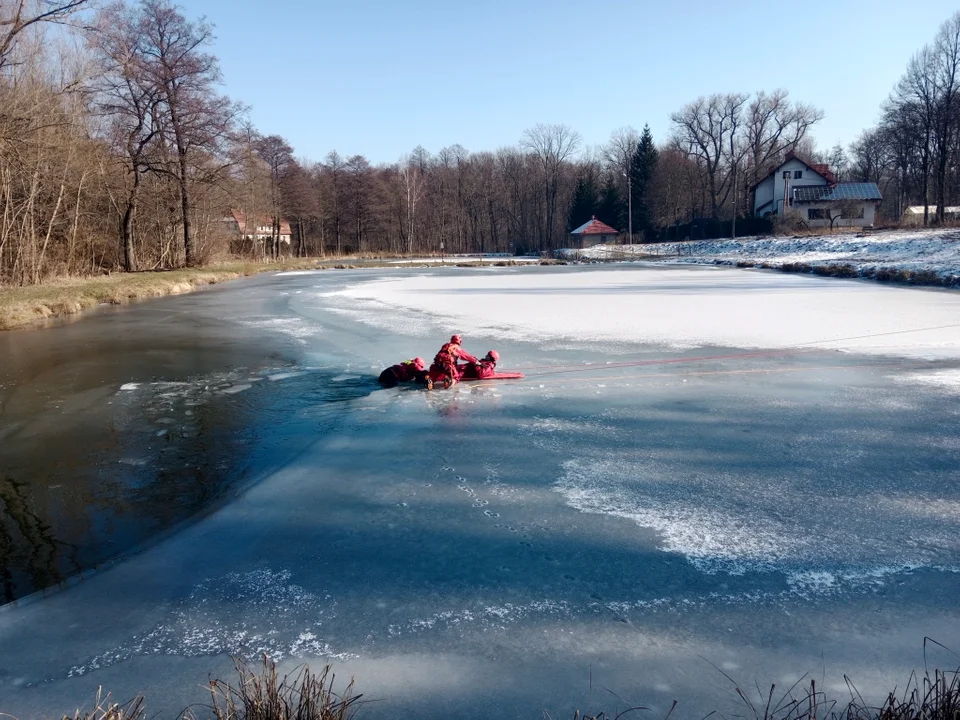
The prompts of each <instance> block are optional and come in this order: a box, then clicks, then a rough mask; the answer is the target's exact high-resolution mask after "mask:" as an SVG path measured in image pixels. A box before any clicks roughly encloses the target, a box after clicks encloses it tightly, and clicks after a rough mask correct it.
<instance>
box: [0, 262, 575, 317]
mask: <svg viewBox="0 0 960 720" xmlns="http://www.w3.org/2000/svg"><path fill="white" fill-rule="evenodd" d="M484 260H486V262H484ZM561 263H562V261H561ZM447 264H448V265H449V266H450V267H477V266H481V265H501V266H506V265H515V264H517V263H515V262H514V261H512V260H511V259H510V258H496V259H494V258H486V259H473V258H455V257H452V256H451V257H450V259H449V261H448V263H447ZM531 264H540V265H544V264H547V265H553V264H557V261H553V260H548V261H543V260H540V261H538V262H537V263H531ZM562 264H565V263H562ZM437 266H438V263H436V262H430V261H427V260H425V259H423V258H417V259H412V260H409V261H402V262H397V261H396V259H393V260H392V261H391V260H389V259H386V258H349V257H348V258H338V259H336V260H326V259H323V258H302V259H291V260H288V261H285V262H277V263H256V262H243V261H237V262H227V263H222V264H218V265H211V266H209V267H205V268H181V269H178V270H147V271H143V272H134V273H126V272H117V273H114V274H111V275H97V276H90V277H77V278H56V279H53V280H51V281H50V282H47V283H41V284H39V285H26V286H22V287H21V286H0V332H3V331H5V330H27V329H39V328H41V327H43V324H44V323H45V322H48V321H50V320H56V319H58V318H63V317H67V316H70V315H76V314H78V313H81V312H83V311H85V310H89V309H91V308H94V307H97V306H98V305H126V304H127V303H130V302H136V301H139V300H149V299H151V298H160V297H166V296H168V295H180V294H183V293H188V292H194V291H195V290H197V289H199V288H202V287H204V286H206V285H216V284H218V283H222V282H228V281H230V280H237V279H239V278H242V277H250V276H251V275H259V274H260V273H266V272H289V271H293V270H356V269H359V268H377V267H397V268H411V267H437Z"/></svg>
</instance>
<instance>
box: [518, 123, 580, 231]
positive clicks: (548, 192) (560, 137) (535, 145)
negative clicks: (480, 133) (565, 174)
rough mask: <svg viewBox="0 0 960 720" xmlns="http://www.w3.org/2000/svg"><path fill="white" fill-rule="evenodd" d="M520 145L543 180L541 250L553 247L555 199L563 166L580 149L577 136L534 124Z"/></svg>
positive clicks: (568, 130) (566, 129)
mask: <svg viewBox="0 0 960 720" xmlns="http://www.w3.org/2000/svg"><path fill="white" fill-rule="evenodd" d="M522 145H523V147H524V149H526V150H527V151H528V152H530V153H531V154H532V155H533V156H534V158H535V159H536V161H537V163H538V165H539V167H540V171H541V177H542V184H543V185H542V187H543V212H544V216H543V219H544V222H543V226H542V228H541V234H540V250H546V249H548V248H552V247H554V244H553V243H554V239H555V238H556V237H557V231H558V224H557V219H558V217H561V218H562V217H563V216H565V215H566V213H563V214H562V215H558V213H557V200H558V197H559V194H560V184H561V171H562V169H563V165H564V163H565V162H566V161H567V160H568V159H569V158H570V157H571V156H572V155H573V153H574V152H576V150H577V148H578V147H579V146H580V135H579V133H577V132H576V131H574V130H573V129H571V128H570V127H568V126H567V125H543V124H538V125H535V126H534V127H533V128H532V129H530V130H527V131H526V132H524V134H523V140H522Z"/></svg>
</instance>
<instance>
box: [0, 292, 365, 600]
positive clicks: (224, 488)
mask: <svg viewBox="0 0 960 720" xmlns="http://www.w3.org/2000/svg"><path fill="white" fill-rule="evenodd" d="M255 286H256V285H255V281H246V282H245V283H244V282H240V283H235V284H233V285H231V286H225V287H223V288H216V289H212V290H208V291H205V292H203V293H199V294H196V295H192V296H184V297H179V298H168V299H164V300H160V301H156V302H152V303H147V304H143V305H139V306H136V307H130V308H123V309H118V310H114V309H104V310H102V311H100V312H97V313H94V314H93V315H90V316H87V317H85V318H84V319H83V320H82V321H80V322H68V323H65V324H59V325H56V326H54V327H51V328H47V329H41V330H31V331H20V332H10V333H5V334H2V335H0V604H2V603H3V602H10V601H12V600H15V599H17V598H21V597H23V596H25V595H27V594H29V593H32V592H35V591H37V590H42V589H44V588H50V587H52V586H56V585H58V584H60V583H62V582H63V581H64V580H67V579H68V578H71V577H73V576H75V575H77V574H79V573H82V572H83V571H86V570H89V569H91V568H95V567H98V566H101V565H103V564H104V563H105V562H108V561H109V560H111V559H113V558H116V557H118V556H121V555H123V554H125V553H127V552H130V551H131V550H135V549H137V548H140V547H142V546H144V545H145V544H147V543H149V542H151V541H152V540H155V539H156V538H158V537H160V536H162V535H163V534H164V533H165V532H166V531H168V530H170V529H171V528H173V527H174V526H177V525H178V524H180V523H182V522H184V521H185V520H188V519H190V518H195V517H197V516H198V515H199V514H201V513H204V512H206V511H209V510H211V509H213V508H215V507H217V506H218V503H220V502H222V501H223V500H225V499H227V498H229V497H231V496H232V495H234V494H235V493H236V492H237V491H238V490H240V489H241V488H243V487H245V486H246V485H247V484H249V483H250V482H253V481H255V480H256V479H257V477H258V476H260V475H262V474H263V473H264V472H266V471H268V470H270V469H272V468H276V467H277V466H278V465H282V464H283V463H284V462H286V461H287V460H289V459H290V458H291V457H293V456H295V454H296V453H297V452H298V451H299V450H300V449H301V448H302V447H303V446H304V445H305V444H306V443H308V442H310V441H311V440H312V439H313V438H314V437H315V436H316V434H317V433H320V432H325V431H329V430H330V429H331V428H332V426H333V425H334V424H335V422H336V417H337V413H336V412H335V410H332V409H331V408H335V407H336V405H337V401H340V400H345V399H349V398H352V397H356V396H358V395H362V394H365V393H368V392H370V390H371V389H372V387H373V386H374V384H373V382H372V378H367V377H360V378H356V379H353V380H349V381H346V382H335V383H334V382H329V379H330V375H331V373H330V372H329V371H324V370H323V369H320V368H314V369H313V371H312V372H309V373H306V374H301V375H291V373H290V370H291V369H292V368H294V367H295V366H297V365H298V364H299V363H301V361H302V359H303V358H302V353H301V351H300V347H299V346H298V344H297V343H296V342H293V341H291V340H285V339H284V338H283V336H282V335H279V334H277V333H274V332H271V324H272V323H271V316H270V309H269V307H266V308H265V301H264V299H263V296H262V295H261V294H259V293H257V292H256V290H254V289H253V287H255ZM266 305H267V306H269V302H268V301H267V302H266ZM254 313H256V317H257V318H258V320H257V321H255V322H250V321H249V320H248V319H249V318H250V317H253V314H254ZM298 413H301V414H302V413H308V416H307V417H306V418H305V419H304V421H302V422H290V419H291V418H296V417H297V416H298Z"/></svg>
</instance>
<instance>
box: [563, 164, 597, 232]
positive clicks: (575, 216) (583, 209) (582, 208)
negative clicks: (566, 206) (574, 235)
mask: <svg viewBox="0 0 960 720" xmlns="http://www.w3.org/2000/svg"><path fill="white" fill-rule="evenodd" d="M598 195H599V193H598V192H597V183H596V182H595V181H594V179H593V177H592V176H590V175H581V176H580V178H579V179H578V180H577V189H576V190H574V192H573V202H572V203H571V204H570V213H569V215H568V216H567V230H568V232H569V231H572V230H576V229H577V228H578V227H580V226H581V225H583V224H584V223H585V222H587V221H589V220H590V218H591V217H593V216H594V215H596V214H597V197H598Z"/></svg>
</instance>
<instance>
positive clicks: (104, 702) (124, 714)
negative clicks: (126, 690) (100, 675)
mask: <svg viewBox="0 0 960 720" xmlns="http://www.w3.org/2000/svg"><path fill="white" fill-rule="evenodd" d="M146 716H147V711H146V707H145V705H144V699H143V696H142V695H137V696H136V697H135V698H133V700H130V701H129V702H125V703H123V704H122V705H121V704H119V703H115V702H111V700H110V693H107V694H106V695H105V696H104V695H103V688H100V689H98V690H97V697H96V698H95V699H94V701H93V710H87V711H82V710H77V711H76V712H75V713H74V714H73V715H64V716H63V720H144V718H146Z"/></svg>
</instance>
